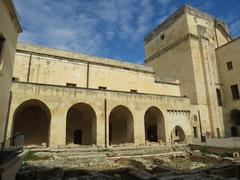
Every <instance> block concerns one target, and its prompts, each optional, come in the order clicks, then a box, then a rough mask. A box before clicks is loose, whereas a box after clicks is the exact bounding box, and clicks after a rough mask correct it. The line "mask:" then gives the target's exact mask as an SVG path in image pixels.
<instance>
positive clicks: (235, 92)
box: [231, 84, 240, 100]
mask: <svg viewBox="0 0 240 180" xmlns="http://www.w3.org/2000/svg"><path fill="white" fill-rule="evenodd" d="M231 91H232V98H233V100H238V99H240V96H239V91H238V85H237V84H234V85H232V86H231Z"/></svg>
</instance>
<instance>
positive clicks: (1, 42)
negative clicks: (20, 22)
mask: <svg viewBox="0 0 240 180" xmlns="http://www.w3.org/2000/svg"><path fill="white" fill-rule="evenodd" d="M4 42H5V38H4V37H3V36H1V35H0V64H1V63H2V59H3V57H2V53H3V46H4Z"/></svg>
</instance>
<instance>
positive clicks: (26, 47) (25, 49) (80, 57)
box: [16, 42, 155, 74]
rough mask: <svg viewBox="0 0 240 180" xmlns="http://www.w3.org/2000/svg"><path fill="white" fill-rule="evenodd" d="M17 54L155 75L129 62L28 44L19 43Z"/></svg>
mask: <svg viewBox="0 0 240 180" xmlns="http://www.w3.org/2000/svg"><path fill="white" fill-rule="evenodd" d="M39 48H41V49H39ZM49 51H52V52H49ZM16 52H19V53H29V54H33V55H34V54H36V55H42V56H48V57H55V58H60V59H68V60H72V61H78V62H80V61H82V62H87V63H90V64H96V65H97V64H99V65H104V66H112V67H118V68H121V69H126V70H132V71H138V72H142V73H148V74H155V73H154V71H153V68H152V67H148V66H145V65H141V64H134V63H129V62H127V61H121V60H115V59H110V58H104V57H98V56H92V55H87V54H81V53H78V52H73V51H66V50H61V49H56V48H48V47H44V46H39V45H33V44H27V43H22V42H18V43H17V48H16Z"/></svg>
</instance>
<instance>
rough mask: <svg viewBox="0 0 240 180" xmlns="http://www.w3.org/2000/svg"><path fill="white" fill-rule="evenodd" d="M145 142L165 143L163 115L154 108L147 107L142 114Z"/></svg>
mask: <svg viewBox="0 0 240 180" xmlns="http://www.w3.org/2000/svg"><path fill="white" fill-rule="evenodd" d="M144 127H145V140H147V141H150V142H158V141H160V140H161V141H164V142H165V141H166V134H165V124H164V117H163V113H162V112H161V111H160V109H158V108H157V107H155V106H152V107H149V108H148V109H147V111H146V112H145V114H144Z"/></svg>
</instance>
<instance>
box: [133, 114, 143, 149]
mask: <svg viewBox="0 0 240 180" xmlns="http://www.w3.org/2000/svg"><path fill="white" fill-rule="evenodd" d="M132 113H133V119H134V124H133V128H134V144H135V145H139V144H145V127H144V113H145V112H144V110H141V109H137V110H134V111H133V112H132Z"/></svg>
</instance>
